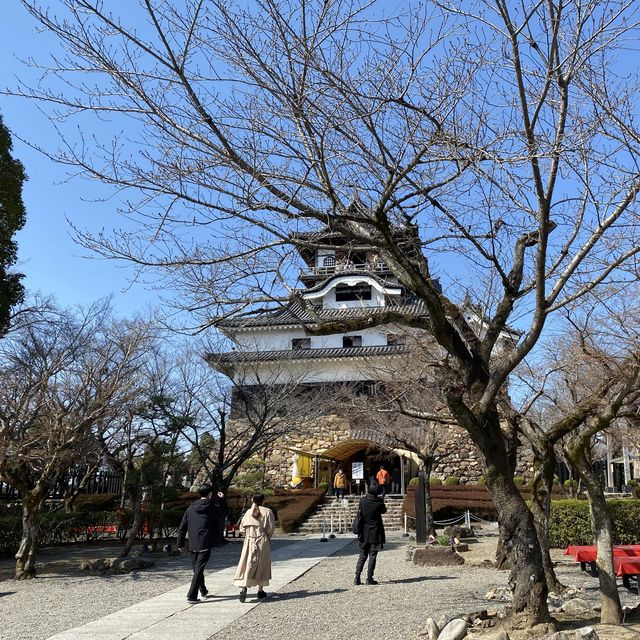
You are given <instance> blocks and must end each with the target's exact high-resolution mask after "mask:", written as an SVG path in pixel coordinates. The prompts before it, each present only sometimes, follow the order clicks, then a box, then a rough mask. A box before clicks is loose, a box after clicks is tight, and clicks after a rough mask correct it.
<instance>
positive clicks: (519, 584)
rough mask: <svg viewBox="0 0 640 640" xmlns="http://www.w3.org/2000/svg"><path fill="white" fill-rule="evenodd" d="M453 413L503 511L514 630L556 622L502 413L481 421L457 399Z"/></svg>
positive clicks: (491, 413)
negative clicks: (515, 478)
mask: <svg viewBox="0 0 640 640" xmlns="http://www.w3.org/2000/svg"><path fill="white" fill-rule="evenodd" d="M451 400H452V402H450V405H449V406H450V409H451V410H452V413H453V414H454V415H455V416H456V418H458V421H459V423H460V424H461V425H462V426H464V427H466V428H467V431H468V432H469V435H470V436H471V438H472V440H473V441H474V443H475V444H476V446H477V447H478V449H479V451H480V453H481V455H482V458H483V462H484V468H485V479H486V483H487V489H488V490H489V493H490V495H491V498H492V500H493V503H494V505H495V507H496V511H497V513H498V523H499V526H500V537H501V540H502V543H503V546H504V550H505V551H506V554H507V557H508V561H509V567H510V569H511V573H510V576H509V586H510V587H511V589H512V592H513V601H512V619H511V621H510V623H511V624H512V625H513V626H514V628H529V627H532V626H535V625H537V624H543V623H547V622H549V621H550V620H551V617H550V615H549V608H548V606H547V594H548V589H547V581H546V579H545V575H544V569H543V565H542V553H541V551H540V543H539V541H538V536H537V535H536V529H535V525H534V522H533V514H532V513H531V510H530V509H529V508H528V507H527V505H526V503H525V501H524V499H523V498H522V496H521V495H520V491H519V490H518V487H517V486H516V484H515V482H514V481H513V470H514V468H513V465H514V460H515V457H514V455H513V446H510V445H512V444H513V443H512V442H511V441H510V440H509V441H508V440H507V438H506V437H505V434H504V433H503V431H502V428H501V424H500V417H499V414H498V411H497V409H496V408H495V407H494V408H493V410H491V411H489V412H488V413H487V414H486V415H484V416H483V417H482V420H481V421H479V420H478V419H477V418H476V417H475V416H472V415H471V414H470V413H469V411H468V410H467V409H466V406H464V405H463V404H462V403H460V402H459V401H458V399H457V398H456V397H451Z"/></svg>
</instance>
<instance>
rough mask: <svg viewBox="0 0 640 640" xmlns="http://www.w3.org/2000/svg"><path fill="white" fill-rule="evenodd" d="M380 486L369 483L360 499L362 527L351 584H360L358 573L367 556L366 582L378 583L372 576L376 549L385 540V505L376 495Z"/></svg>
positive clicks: (374, 567)
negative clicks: (354, 574) (354, 573)
mask: <svg viewBox="0 0 640 640" xmlns="http://www.w3.org/2000/svg"><path fill="white" fill-rule="evenodd" d="M379 493H380V487H379V486H378V485H377V484H375V483H373V482H372V483H371V484H370V485H369V490H368V492H367V495H366V496H365V497H364V498H362V500H360V507H359V509H360V512H361V513H362V521H363V522H362V528H361V529H360V530H359V531H358V542H359V543H360V555H359V556H358V563H357V564H356V577H355V580H354V581H353V584H362V581H361V579H360V575H361V574H362V570H363V569H364V565H365V562H367V558H368V559H369V563H368V565H367V584H378V582H377V581H376V580H375V578H374V577H373V573H374V571H375V570H376V561H377V559H378V551H380V549H382V545H383V544H384V543H385V542H386V537H385V532H384V523H383V522H382V514H384V513H386V512H387V507H386V505H385V504H384V502H383V501H382V499H381V498H379V497H378V494H379Z"/></svg>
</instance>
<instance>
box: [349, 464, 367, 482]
mask: <svg viewBox="0 0 640 640" xmlns="http://www.w3.org/2000/svg"><path fill="white" fill-rule="evenodd" d="M351 479H352V480H364V462H352V463H351Z"/></svg>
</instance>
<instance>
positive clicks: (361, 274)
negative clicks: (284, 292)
mask: <svg viewBox="0 0 640 640" xmlns="http://www.w3.org/2000/svg"><path fill="white" fill-rule="evenodd" d="M354 276H356V277H358V278H361V279H362V281H366V279H367V278H369V279H371V280H375V281H376V282H377V283H378V284H379V285H380V286H381V287H384V288H385V289H386V288H393V289H398V288H399V287H400V285H399V284H391V283H390V282H388V281H387V280H385V279H383V278H381V277H380V276H378V275H376V274H375V273H373V272H371V271H362V270H358V269H345V270H344V271H336V272H334V273H330V274H329V275H327V276H326V277H325V279H324V280H322V281H321V282H318V283H317V284H316V285H314V286H313V287H308V288H307V289H305V290H304V291H302V292H301V293H302V295H303V296H304V295H306V294H307V293H316V292H317V291H321V290H322V289H323V288H324V287H326V286H327V284H328V283H329V282H331V281H332V280H335V279H336V278H344V277H348V278H351V277H354Z"/></svg>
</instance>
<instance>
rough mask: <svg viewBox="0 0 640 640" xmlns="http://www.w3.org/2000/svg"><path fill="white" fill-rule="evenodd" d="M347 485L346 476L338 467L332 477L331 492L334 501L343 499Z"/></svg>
mask: <svg viewBox="0 0 640 640" xmlns="http://www.w3.org/2000/svg"><path fill="white" fill-rule="evenodd" d="M347 483H348V481H347V475H346V474H345V472H344V471H343V470H342V467H338V471H337V472H336V475H335V476H334V477H333V491H334V493H335V494H336V500H340V498H344V490H345V489H346V488H347Z"/></svg>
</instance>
